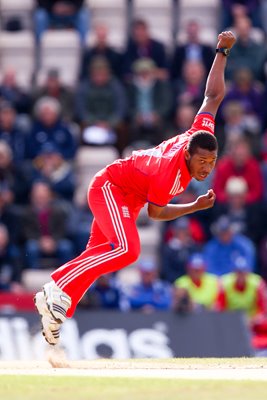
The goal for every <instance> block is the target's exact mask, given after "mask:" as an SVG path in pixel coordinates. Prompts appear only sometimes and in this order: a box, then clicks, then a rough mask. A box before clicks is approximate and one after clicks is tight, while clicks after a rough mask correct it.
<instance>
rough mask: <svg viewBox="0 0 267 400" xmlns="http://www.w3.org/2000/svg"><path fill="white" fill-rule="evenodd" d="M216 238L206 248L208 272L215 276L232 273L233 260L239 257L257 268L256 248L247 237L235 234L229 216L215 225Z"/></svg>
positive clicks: (220, 219)
mask: <svg viewBox="0 0 267 400" xmlns="http://www.w3.org/2000/svg"><path fill="white" fill-rule="evenodd" d="M212 228H213V229H212V230H213V233H214V235H215V236H214V237H213V238H212V239H211V240H209V241H208V243H207V244H206V246H205V247H204V255H205V258H206V261H207V266H208V268H207V271H208V272H210V273H212V274H215V275H219V276H220V275H223V274H227V273H230V272H232V265H233V259H234V258H235V257H237V256H238V255H241V256H243V257H245V258H246V260H247V262H248V264H249V265H251V266H252V267H253V268H255V246H254V244H253V242H252V241H251V240H250V239H249V238H247V237H246V236H245V235H241V234H237V233H235V231H234V229H233V225H232V224H231V222H230V219H229V217H228V216H227V215H222V216H221V217H220V218H219V219H218V220H217V221H216V222H215V223H214V224H213V227H212Z"/></svg>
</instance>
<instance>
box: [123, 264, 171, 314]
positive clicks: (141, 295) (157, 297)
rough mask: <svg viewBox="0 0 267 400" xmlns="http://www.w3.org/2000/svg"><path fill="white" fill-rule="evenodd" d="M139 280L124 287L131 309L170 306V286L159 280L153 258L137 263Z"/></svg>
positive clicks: (149, 309)
mask: <svg viewBox="0 0 267 400" xmlns="http://www.w3.org/2000/svg"><path fill="white" fill-rule="evenodd" d="M138 271H139V274H140V282H139V283H137V284H135V285H132V286H130V287H128V288H125V289H124V297H125V301H126V302H128V305H129V308H130V309H132V310H141V311H143V312H150V311H154V310H167V309H169V308H170V307H171V287H170V285H169V284H168V283H166V282H164V281H161V280H160V279H159V276H158V268H157V265H156V263H155V261H154V260H151V259H143V260H140V262H139V264H138Z"/></svg>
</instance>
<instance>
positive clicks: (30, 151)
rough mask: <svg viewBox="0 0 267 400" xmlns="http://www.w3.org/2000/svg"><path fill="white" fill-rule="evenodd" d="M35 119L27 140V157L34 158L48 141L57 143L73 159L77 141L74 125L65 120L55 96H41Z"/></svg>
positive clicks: (35, 110)
mask: <svg viewBox="0 0 267 400" xmlns="http://www.w3.org/2000/svg"><path fill="white" fill-rule="evenodd" d="M34 113H35V121H34V124H33V127H32V131H31V133H30V135H29V137H28V140H27V146H26V152H27V158H29V159H34V158H35V157H36V156H37V155H38V154H39V153H40V150H41V148H42V146H43V145H44V143H46V142H50V143H53V144H55V145H56V146H57V147H58V149H59V150H60V151H61V153H62V155H63V157H64V158H65V159H68V160H71V159H73V157H74V155H75V152H76V142H75V137H74V133H73V131H72V127H71V126H70V125H68V124H66V123H65V122H63V120H62V117H61V107H60V103H59V101H58V100H56V99H55V98H53V97H42V98H40V99H39V100H38V101H37V103H36V104H35V107H34Z"/></svg>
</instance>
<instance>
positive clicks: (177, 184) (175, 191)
mask: <svg viewBox="0 0 267 400" xmlns="http://www.w3.org/2000/svg"><path fill="white" fill-rule="evenodd" d="M180 179H181V171H180V170H178V172H177V175H176V178H175V181H174V184H173V185H172V188H171V190H170V192H169V193H170V195H172V196H176V195H177V194H179V193H181V192H182V191H183V190H184V188H183V186H181V182H180Z"/></svg>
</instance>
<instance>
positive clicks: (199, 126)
mask: <svg viewBox="0 0 267 400" xmlns="http://www.w3.org/2000/svg"><path fill="white" fill-rule="evenodd" d="M199 130H202V131H203V130H204V131H207V132H209V133H212V134H214V118H213V116H212V115H211V114H209V113H200V114H197V116H196V117H195V119H194V122H193V125H192V127H191V128H190V129H189V130H188V131H186V132H185V133H183V134H181V135H177V136H174V137H173V138H171V139H169V140H166V141H164V142H162V143H161V144H159V145H158V146H156V147H154V148H151V149H148V150H138V151H134V152H133V153H132V156H131V157H128V158H125V159H119V160H116V161H115V162H114V163H112V164H110V165H108V166H107V167H106V168H105V169H104V170H102V171H100V175H103V174H107V175H108V179H109V180H110V182H111V183H113V184H114V185H117V186H119V187H121V188H122V190H123V191H124V192H125V195H126V196H127V198H128V200H129V204H131V205H132V207H133V208H134V209H140V208H141V207H143V206H144V204H145V203H146V202H149V203H153V204H156V205H158V206H162V207H163V206H165V205H166V204H168V203H169V201H170V200H171V199H172V198H173V197H175V196H177V195H178V194H180V193H182V192H183V191H184V190H185V189H186V187H187V186H188V184H189V182H190V180H191V176H190V174H189V171H188V168H187V165H186V162H185V158H184V149H185V147H186V146H187V143H188V140H189V137H190V135H192V133H194V132H196V131H199Z"/></svg>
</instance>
